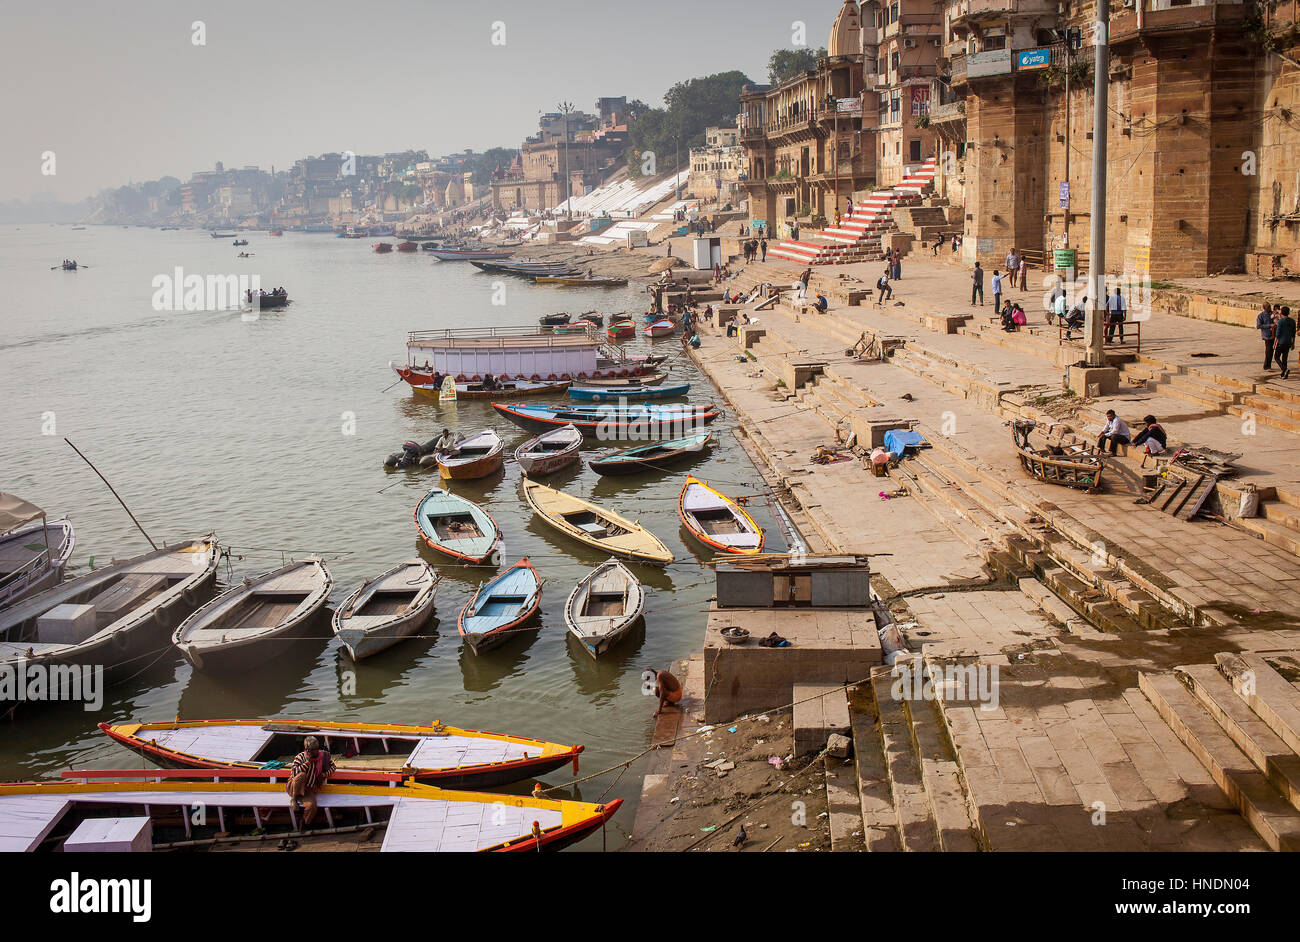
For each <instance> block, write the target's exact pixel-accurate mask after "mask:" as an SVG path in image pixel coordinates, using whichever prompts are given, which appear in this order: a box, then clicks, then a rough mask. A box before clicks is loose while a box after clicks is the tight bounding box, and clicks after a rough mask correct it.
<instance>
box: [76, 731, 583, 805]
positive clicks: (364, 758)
mask: <svg viewBox="0 0 1300 942" xmlns="http://www.w3.org/2000/svg"><path fill="white" fill-rule="evenodd" d="M99 729H100V731H101V732H103V733H104V734H105V735H107V736H108V737H109V738H110V739H112V740H113V741H115V742H117V743H119V744H121V745H123V746H125V747H126V748H127V749H130V750H131V751H132V752H135V753H138V754H139V755H141V756H144V758H146V759H148V760H149V761H150V762H153V763H155V764H156V765H159V766H161V767H162V768H164V769H260V768H263V767H264V766H265V765H266V763H268V762H285V763H290V762H292V761H293V758H294V756H296V755H297V754H298V753H299V752H301V751H302V741H303V738H304V737H306V736H315V737H316V738H317V739H318V740H320V743H321V746H322V748H324V749H327V750H329V751H330V752H331V753H337V754H336V755H335V757H334V763H335V771H334V774H333V775H331V776H330V781H331V782H346V781H349V780H351V776H353V775H354V774H356V773H359V772H360V773H364V772H400V773H402V774H403V775H404V776H406V777H407V778H408V779H413V780H415V781H417V782H419V783H421V784H424V785H438V786H441V787H443V788H495V787H497V786H501V785H510V784H512V783H514V782H518V781H522V780H524V779H527V778H533V777H536V776H541V775H545V774H547V773H548V772H553V771H555V770H556V769H558V768H561V767H562V766H565V765H569V764H572V766H573V774H574V775H577V774H578V756H579V755H580V754H581V753H582V749H583V747H582V746H566V745H563V744H562V743H554V742H546V741H544V740H541V739H532V738H530V737H527V736H515V735H511V734H502V733H485V732H480V731H479V730H473V729H458V728H456V727H454V726H444V725H443V724H442V723H440V722H438V721H437V720H435V721H434V722H433V724H432V725H430V726H407V725H400V724H395V723H336V722H317V721H315V720H287V719H286V720H259V719H246V720H198V721H193V722H184V723H183V722H180V721H175V722H168V723H118V724H115V725H112V724H109V723H100V724H99ZM343 753H350V754H349V755H348V756H347V757H346V758H344V757H343Z"/></svg>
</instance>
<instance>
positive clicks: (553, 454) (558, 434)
mask: <svg viewBox="0 0 1300 942" xmlns="http://www.w3.org/2000/svg"><path fill="white" fill-rule="evenodd" d="M581 448H582V433H581V432H579V431H578V430H577V429H576V428H574V427H573V426H572V425H563V426H561V427H560V428H557V429H553V430H551V431H549V432H543V433H542V434H541V435H537V436H535V437H533V438H530V439H528V441H526V442H524V443H523V444H522V445H520V446H519V447H518V448H517V449H515V461H516V462H517V463H518V465H519V470H520V471H522V472H523V473H524V474H525V475H527V476H528V477H541V476H542V475H544V474H554V473H555V472H556V471H559V470H561V469H563V468H567V467H568V466H569V465H571V464H574V463H576V462H578V461H579V460H581V459H580V457H579V455H578V452H579V450H580V449H581Z"/></svg>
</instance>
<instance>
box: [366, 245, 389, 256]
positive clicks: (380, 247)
mask: <svg viewBox="0 0 1300 942" xmlns="http://www.w3.org/2000/svg"><path fill="white" fill-rule="evenodd" d="M371 248H372V249H374V250H375V251H376V252H378V253H379V254H380V255H386V254H388V253H389V252H391V251H392V250H393V243H391V242H376V243H375V244H374V245H372V246H371Z"/></svg>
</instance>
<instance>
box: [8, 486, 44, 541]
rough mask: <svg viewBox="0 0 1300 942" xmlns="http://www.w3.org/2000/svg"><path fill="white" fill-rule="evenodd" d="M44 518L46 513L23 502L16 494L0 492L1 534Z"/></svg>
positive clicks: (33, 505)
mask: <svg viewBox="0 0 1300 942" xmlns="http://www.w3.org/2000/svg"><path fill="white" fill-rule="evenodd" d="M44 516H45V511H43V510H41V508H39V507H37V506H36V505H35V504H32V503H29V502H28V501H25V500H23V499H22V498H21V497H19V496H17V495H16V494H6V493H4V492H3V491H0V533H8V532H9V531H10V530H14V529H17V528H18V527H21V526H22V525H23V524H24V523H29V522H31V521H32V520H36V519H37V518H39V517H44Z"/></svg>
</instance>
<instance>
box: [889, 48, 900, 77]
mask: <svg viewBox="0 0 1300 942" xmlns="http://www.w3.org/2000/svg"><path fill="white" fill-rule="evenodd" d="M898 63H899V59H898V50H897V49H895V50H894V51H893V52H891V53H890V54H889V69H890V71H891V72H897V71H898Z"/></svg>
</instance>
